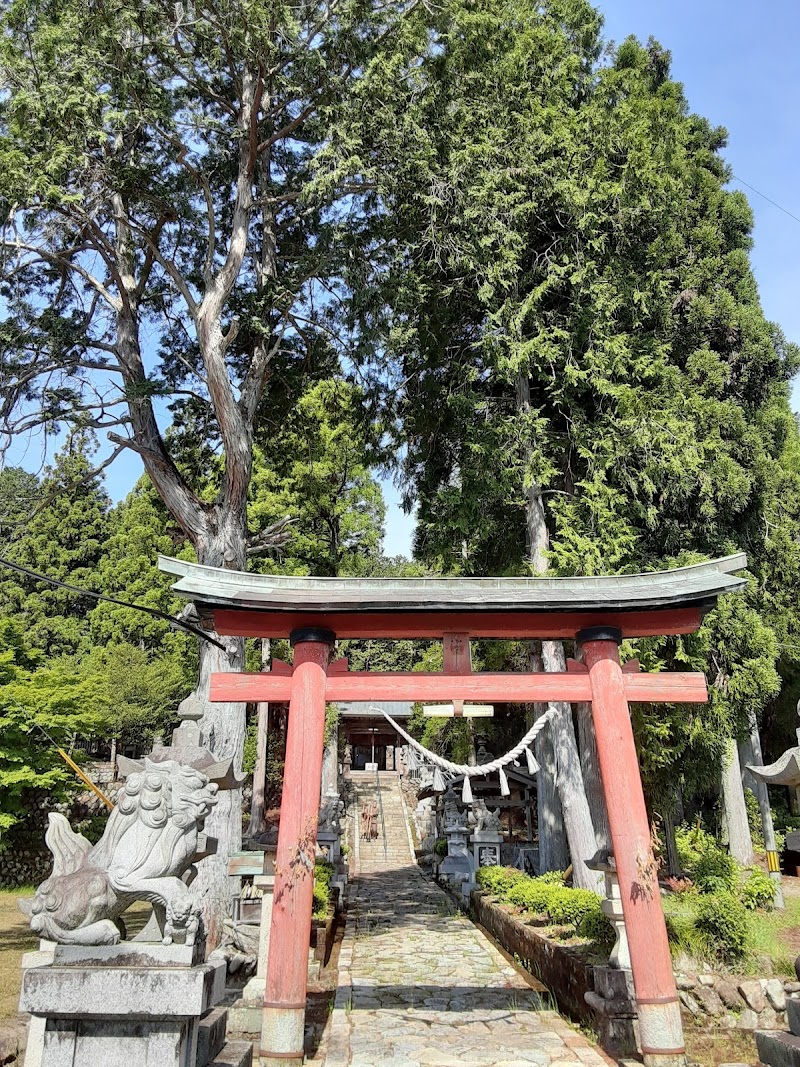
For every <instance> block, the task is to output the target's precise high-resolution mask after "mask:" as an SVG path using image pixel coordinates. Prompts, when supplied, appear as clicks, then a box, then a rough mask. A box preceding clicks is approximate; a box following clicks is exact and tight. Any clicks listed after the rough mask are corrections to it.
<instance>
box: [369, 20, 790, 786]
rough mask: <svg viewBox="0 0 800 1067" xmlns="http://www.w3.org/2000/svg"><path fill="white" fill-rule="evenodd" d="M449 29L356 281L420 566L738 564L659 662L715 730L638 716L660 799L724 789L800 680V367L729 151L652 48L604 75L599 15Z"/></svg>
mask: <svg viewBox="0 0 800 1067" xmlns="http://www.w3.org/2000/svg"><path fill="white" fill-rule="evenodd" d="M441 10H442V13H441V21H440V24H439V42H440V47H439V48H438V49H437V50H436V51H435V52H432V53H431V54H430V56H429V57H428V58H427V60H426V62H424V63H422V64H420V65H417V66H416V67H415V68H414V69H413V70H410V71H409V72H408V75H407V77H406V78H405V79H404V82H403V84H404V85H406V87H407V92H408V94H409V102H410V101H411V100H412V99H413V100H414V102H415V105H416V107H415V109H412V108H411V107H409V114H412V115H413V116H414V120H415V121H416V122H417V123H418V124H419V125H420V126H421V127H422V128H424V130H425V133H426V136H427V138H428V141H429V151H428V153H427V154H426V155H423V154H422V153H419V152H418V153H417V154H416V155H414V156H413V157H412V158H411V159H410V160H408V159H405V158H404V159H399V160H398V161H397V165H396V166H394V167H393V168H392V167H389V171H390V175H391V176H389V177H387V180H386V184H387V187H388V186H391V192H389V191H388V188H387V192H386V193H385V197H386V203H387V205H388V210H387V212H386V214H385V216H384V219H383V221H384V224H385V229H384V231H383V233H382V235H381V239H380V240H378V239H376V242H375V255H374V256H373V257H372V258H371V259H370V260H363V259H362V260H357V261H355V262H354V263H353V264H352V269H353V271H354V272H357V273H358V274H359V283H358V285H357V287H358V289H359V290H360V291H361V292H364V293H368V292H369V290H370V286H371V287H372V290H373V293H374V298H373V300H372V301H370V300H365V303H364V305H363V306H362V307H361V308H360V311H361V315H362V317H361V320H360V321H361V324H362V326H363V329H364V334H365V336H366V335H367V333H368V331H369V330H370V328H371V327H374V326H375V324H377V326H378V329H377V330H376V329H374V328H373V331H372V346H373V350H374V351H378V352H380V354H381V357H382V358H381V361H380V363H377V364H375V363H373V364H372V366H373V369H374V372H375V383H376V388H377V389H381V388H384V389H385V386H386V384H387V381H388V383H389V384H390V386H391V388H390V389H388V390H385V392H386V393H388V395H389V397H390V401H391V404H390V409H391V411H392V412H393V414H394V415H395V416H396V417H397V418H396V425H397V426H398V427H399V431H398V437H399V443H401V444H402V445H403V446H405V449H406V453H405V454H406V460H405V477H406V479H407V486H408V496H409V501H410V500H411V499H415V500H416V503H417V507H418V518H419V522H418V528H417V539H416V550H417V552H418V554H419V555H420V556H421V557H422V558H423V559H427V560H431V561H438V562H440V563H441V565H443V566H444V567H445V568H447V569H448V570H450V571H451V572H455V573H466V574H486V573H490V574H502V573H524V572H526V571H528V572H530V571H533V572H534V573H541V572H543V571H544V570H545V569H546V568H549V569H550V571H551V573H556V574H576V573H578V574H579V573H590V574H603V573H618V572H623V571H635V570H643V569H653V568H661V567H665V566H675V565H680V564H683V563H689V562H693V561H695V560H698V559H700V558H704V557H708V556H716V555H721V554H725V553H728V552H731V551H734V550H736V549H745V550H746V551H747V552H748V556H749V559H750V567H751V571H752V573H753V575H754V580H753V582H752V583H751V587H750V589H749V591H748V593H747V595H746V596H744V597H740V598H736V599H731V600H730V601H729V602H727V603H725V604H723V605H722V606H721V607H720V609H719V610H718V611H717V612H714V613H712V615H711V617H710V618H709V619H708V620H707V623H706V625H705V627H704V628H703V630H702V632H701V633H700V634H699V635H697V636H696V637H694V638H691V639H687V640H683V639H672V640H669V641H661V642H651V643H649V644H648V645H646V646H645V647H644V648H643V649H642V655H643V656H644V657H646V659H647V661H648V665H649V666H652V667H660V666H665V665H667V666H668V665H674V664H684V663H692V664H694V665H695V666H696V667H699V668H701V669H705V670H706V671H707V672H708V674H709V677H710V680H711V682H712V683H713V684H712V701H711V703H710V705H709V707H708V708H692V709H685V708H683V709H675V710H674V711H673V710H671V709H670V710H669V712H668V713H666V714H665V711H664V709H660V708H659V709H652V710H651V709H637V715H636V722H637V727H638V732H639V737H640V741H641V742H642V744H641V749H642V751H643V752H644V753H645V755H644V769H645V772H646V774H647V777H648V784H649V785H650V787H651V795H652V796H651V799H653V798H655V797H656V796H657V795H658V794H659V793H663V792H665V791H666V792H670V791H671V790H672V788H673V786H674V784H675V782H676V781H677V780H679V779H680V777H681V775H682V774H683V775H685V777H686V778H687V779H688V780H689V782H690V783H691V784H692V785H698V784H706V785H707V784H708V780H709V777H710V776H714V777H716V778H717V779H718V775H719V768H720V765H721V763H722V761H723V760H724V759H725V752H726V750H727V748H728V738H730V736H731V734H732V733H736V732H738V731H740V730H741V729H742V728H743V725H744V722H745V719H746V714H747V712H748V711H749V710H751V709H753V708H756V709H758V708H760V707H762V706H763V705H764V703H765V701H766V700H768V699H769V698H770V697H771V696H772V695H774V694H775V693H776V692H777V689H778V687H779V684H780V680H779V676H778V673H777V670H776V667H777V661H778V654H779V648H778V645H779V643H780V644H781V646H782V651H783V658H784V661H785V662H786V661H787V659H788V660H791V659H794V660H795V661H796V656H797V650H796V646H795V653H794V654H793V655H792V654H791V653H790V652H789V653H788V654H787V650H788V649H789V648H790V644H789V642H788V641H786V640H785V634H786V631H787V629H788V630H789V631H791V632H792V633H794V632H795V631H796V628H797V611H796V607H795V606H793V605H788V604H787V601H786V597H785V596H783V595H782V594H781V593H780V591H779V590H780V588H781V586H782V585H783V584H784V583H783V579H782V571H783V570H784V569H786V570H788V572H789V573H794V572H795V571H796V569H797V564H798V560H797V556H798V549H797V544H798V499H797V493H798V481H797V458H796V457H797V429H796V425H795V422H794V419H793V417H792V415H791V412H790V410H789V406H788V382H789V380H790V378H791V376H792V375H793V374H794V373H795V371H796V370H797V368H798V354H797V350H796V348H795V347H794V346H791V345H788V344H787V343H786V341H785V339H784V337H783V335H782V334H781V332H780V330H779V329H778V328H777V327H775V326H773V325H771V324H770V323H768V322H767V321H766V320H765V318H764V315H763V312H762V309H761V307H760V304H759V300H758V294H757V290H756V285H755V282H754V280H753V276H752V273H751V269H750V263H749V255H748V253H749V249H750V246H751V237H750V232H751V227H752V216H751V212H750V209H749V206H748V204H747V201H746V199H745V197H744V196H743V195H742V194H741V193H740V192H730V191H727V190H726V189H725V188H724V186H725V185H726V183H727V182H728V180H729V178H730V171H729V168H728V167H727V166H726V165H725V163H724V161H723V160H722V158H721V155H720V152H721V150H722V149H723V147H724V145H725V138H726V134H725V131H724V130H722V129H718V128H713V127H711V126H710V125H709V123H708V122H707V121H705V120H704V119H702V118H700V117H698V116H696V115H692V114H690V113H689V111H688V108H687V104H686V101H685V99H684V96H683V92H682V89H681V87H680V86H679V85H678V84H677V83H675V82H674V81H672V80H671V79H670V77H669V62H670V60H669V54H668V53H667V52H665V51H664V50H663V49H662V48H660V47H659V46H658V45H657V44H656V43H655V42H652V41H651V42H650V43H649V44H648V45H647V46H646V47H643V46H641V45H640V44H638V43H637V42H636V41H634V40H628V41H626V42H624V43H623V44H622V45H620V46H619V47H618V48H617V49H615V50H613V51H608V50H606V51H604V48H603V41H602V38H601V36H600V31H601V20H600V17H599V15H598V13H597V12H596V11H595V10H594V9H593V8H592V7H591V6H590V5H589V4H587V3H585V2H583V0H549V2H546V3H544V4H539V3H533V2H532V0H462V2H454V3H451V4H448V5H446V6H445V7H444V8H443V9H441ZM366 106H367V102H366V101H364V107H365V108H366ZM380 118H381V113H380V110H379V111H378V113H377V121H380ZM382 304H388V305H389V306H390V307H391V309H392V312H393V314H392V316H391V317H390V318H389V319H388V320H387V319H385V318H382V317H379V316H378V315H377V314H376V310H377V308H378V307H380V306H381V305H382ZM386 321H390V322H391V324H392V328H391V330H389V331H386V332H381V327H382V325H383V323H384V322H386ZM376 334H377V336H376ZM368 355H369V353H368V352H367V351H366V350H365V359H368ZM387 359H388V361H389V363H390V367H389V369H388V370H387ZM781 611H784V612H785V616H784V618H781V617H780V616H781ZM781 638H784V640H783V641H781ZM535 651H536V650H534V652H535ZM542 651H543V653H544V659H545V665H547V660H548V658H549V659H550V662H551V663H552V664H553V665H555V666H556V667H557V666H558V664H559V662H560V660H561V656H560V655H559V654H558V650H557V649H553V648H551V649H549V650H548V649H547V648H545V649H543V650H542ZM548 652H549V655H548ZM633 652H634V650H633V649H630V650H628V654H633ZM786 665H787V666H789V667H791V665H790V664H788V663H787V664H786ZM715 768H716V771H715ZM563 796H564V793H563V791H562V799H563Z"/></svg>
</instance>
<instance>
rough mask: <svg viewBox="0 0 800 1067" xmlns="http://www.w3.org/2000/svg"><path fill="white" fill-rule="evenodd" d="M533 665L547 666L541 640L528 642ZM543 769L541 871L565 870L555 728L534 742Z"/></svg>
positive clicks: (540, 710)
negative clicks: (543, 659) (554, 737)
mask: <svg viewBox="0 0 800 1067" xmlns="http://www.w3.org/2000/svg"><path fill="white" fill-rule="evenodd" d="M528 649H529V652H528V655H529V659H530V669H531V670H532V671H541V670H544V667H543V666H542V653H541V649H540V648H539V642H538V641H531V642H530V643H529V646H528ZM534 709H535V710H534V715H535V718H537V719H539V718H541V717H542V715H544V713H545V712H546V711H547V705H546V704H535V705H534ZM533 747H534V751H535V753H536V760H537V762H538V764H539V773H538V775H537V776H536V779H537V781H536V815H537V823H538V830H539V873H540V874H544V873H546V872H547V871H565V870H566V869H567V867H568V866H569V848H568V846H567V836H566V834H565V832H564V813H563V812H562V810H561V801H560V800H559V799H558V788H557V786H556V777H557V775H556V754H555V750H554V748H553V731H552V730H549V729H547V728H545V729H544V730H542V732H541V733H540V734H539V736H538V737H537V738H536V740H535V741H534V743H533Z"/></svg>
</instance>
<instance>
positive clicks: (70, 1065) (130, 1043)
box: [20, 944, 225, 1067]
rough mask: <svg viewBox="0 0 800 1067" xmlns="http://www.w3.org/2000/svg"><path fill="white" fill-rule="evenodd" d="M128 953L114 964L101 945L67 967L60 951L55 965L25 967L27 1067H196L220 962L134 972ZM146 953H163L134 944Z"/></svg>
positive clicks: (218, 987)
mask: <svg viewBox="0 0 800 1067" xmlns="http://www.w3.org/2000/svg"><path fill="white" fill-rule="evenodd" d="M132 947H133V946H131V945H130V944H128V945H126V946H124V947H123V946H118V951H119V957H118V959H117V960H116V961H115V960H114V959H113V958H110V957H111V953H112V952H113V951H114V950H113V949H112V948H110V947H105V948H102V949H99V950H98V949H97V948H95V949H94V950H93V951H94V953H95V954H99V955H100V956H101V957H102V958H99V959H98V958H94V959H92V958H81V959H78V958H74V959H71V960H69V962H67V961H66V959H65V955H66V954H65V953H64V950H63V949H61V948H59V950H57V953H58V955H59V956H60V957H61V960H60V961H59V960H56V961H54V962H53V963H45V964H44V965H42V966H34V967H28V968H26V969H25V971H24V974H23V980H22V993H21V995H20V1011H27V1012H30V1013H31V1016H32V1019H31V1025H30V1030H29V1040H28V1049H27V1053H26V1057H25V1067H97V1065H99V1064H102V1065H103V1067H195V1064H196V1062H197V1035H198V1024H199V1021H200V1018H201V1017H202V1016H203V1015H205V1014H206V1013H207V1012H208V1010H209V1009H210V1008H212V1007H213V1006H214V1005H215V1004H217V1003H218V1002H219V1001H220V1000H221V999H222V997H223V996H224V994H225V965H224V963H204V964H199V965H194V966H192V965H188V966H187V965H183V964H181V963H180V962H176V961H174V960H162V961H157V960H155V959H149V960H147V961H146V963H145V965H144V966H142V965H139V966H137V965H136V964H135V963H133V959H134V958H135V957H132V953H131V948H132ZM176 948H184V946H176ZM148 949H149V950H150V951H151V952H152V951H155V953H156V955H157V954H158V950H159V949H161V950H162V952H163V946H144V945H142V946H137V950H138V951H139V952H142V951H144V952H145V953H146V952H147V951H148ZM71 951H72V952H74V951H75V950H74V949H73V950H71ZM91 952H92V950H91V949H90V950H89V954H91ZM85 954H86V953H85V952H84V953H83V955H85ZM165 954H166V955H169V953H165ZM77 955H82V953H78V954H77ZM142 962H144V961H142ZM115 963H116V965H115ZM154 963H155V966H154V965H153V964H154ZM159 963H160V964H161V965H160V966H159Z"/></svg>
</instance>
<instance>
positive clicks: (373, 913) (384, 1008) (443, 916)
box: [324, 863, 612, 1067]
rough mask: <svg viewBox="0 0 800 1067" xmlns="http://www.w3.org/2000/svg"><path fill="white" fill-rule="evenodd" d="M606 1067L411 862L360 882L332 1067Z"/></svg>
mask: <svg viewBox="0 0 800 1067" xmlns="http://www.w3.org/2000/svg"><path fill="white" fill-rule="evenodd" d="M542 997H544V999H542ZM611 1062H612V1061H611V1060H609V1059H608V1058H607V1057H605V1056H604V1055H603V1053H602V1052H600V1051H599V1050H598V1049H596V1048H595V1047H594V1046H592V1045H590V1043H589V1042H588V1041H587V1040H586V1038H584V1037H583V1036H582V1035H581V1034H578V1033H576V1032H575V1031H574V1030H572V1029H571V1028H570V1027H569V1026H568V1025H567V1024H566V1022H565V1021H564V1020H563V1019H562V1018H561V1017H560V1016H559V1015H558V1014H557V1012H555V1011H552V1010H547V994H546V993H545V994H543V995H542V994H539V993H537V992H536V990H535V989H533V988H531V985H530V984H529V982H528V980H527V979H526V978H525V977H524V976H523V975H522V974H521V973H520V972H519V971H518V970H517V969H516V968H515V967H514V966H512V965H511V964H510V963H508V961H507V960H506V959H505V958H504V957H503V955H502V954H501V953H500V952H498V951H497V949H496V948H495V947H494V946H493V945H492V944H491V942H490V941H489V940H488V938H487V937H485V936H484V935H483V934H482V933H481V932H480V930H478V928H477V927H476V926H474V925H473V923H472V922H470V920H469V919H467V918H466V917H464V916H463V915H461V914H459V913H458V912H455V911H454V908H453V905H452V903H451V901H450V899H449V898H448V897H447V895H446V894H445V893H444V892H443V891H442V890H441V889H439V888H438V886H436V885H435V884H434V883H433V882H431V881H430V880H428V879H426V878H424V877H423V876H422V875H421V874H420V872H419V870H418V869H417V867H415V866H414V865H413V864H410V863H408V864H405V865H397V867H396V869H392V870H384V871H374V870H373V871H369V872H362V873H361V874H360V875H359V876H358V878H357V879H356V881H355V883H354V884H353V887H352V891H351V896H350V906H349V913H348V918H347V928H346V932H345V937H344V942H343V944H342V950H341V955H340V958H339V987H338V991H337V995H336V1005H335V1009H334V1013H333V1018H332V1021H331V1030H330V1037H329V1040H328V1042H327V1055H326V1057H325V1059H324V1064H325V1067H374V1065H378V1064H385V1065H387V1067H422V1065H430V1067H456V1065H462V1064H472V1065H474V1067H530V1064H539V1065H540V1067H550V1065H554V1067H555V1065H556V1064H558V1065H560V1067H580V1065H585V1067H606V1065H607V1064H609V1063H611Z"/></svg>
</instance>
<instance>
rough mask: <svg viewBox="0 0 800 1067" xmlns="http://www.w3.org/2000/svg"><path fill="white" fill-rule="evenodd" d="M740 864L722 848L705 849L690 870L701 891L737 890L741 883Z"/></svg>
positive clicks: (729, 891) (730, 891)
mask: <svg viewBox="0 0 800 1067" xmlns="http://www.w3.org/2000/svg"><path fill="white" fill-rule="evenodd" d="M739 870H740V868H739V864H738V863H737V862H736V860H735V859H734V858H733V857H732V856H730V855H729V854H728V853H727V852H724V851H723V850H722V849H721V848H711V849H708V850H707V851H705V852H704V853H703V854H702V855H701V856H700V858H699V859H698V861H697V864H696V865H695V867H694V869H693V870H690V871H689V873H690V874H691V876H692V878H693V880H694V883H695V885H696V886H697V888H698V889H699V890H700V892H701V893H719V892H720V891H725V892H728V893H734V892H736V890H737V888H738V885H739Z"/></svg>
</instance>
